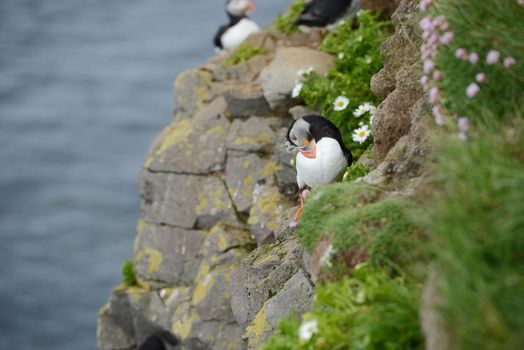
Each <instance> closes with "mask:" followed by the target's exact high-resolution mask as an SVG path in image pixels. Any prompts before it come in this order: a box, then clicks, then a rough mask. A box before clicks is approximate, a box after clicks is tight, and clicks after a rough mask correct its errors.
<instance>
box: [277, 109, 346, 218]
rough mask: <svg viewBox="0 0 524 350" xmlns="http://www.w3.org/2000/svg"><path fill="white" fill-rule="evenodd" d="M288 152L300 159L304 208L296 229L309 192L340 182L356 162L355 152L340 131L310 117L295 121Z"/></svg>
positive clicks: (314, 117) (329, 122) (314, 116)
mask: <svg viewBox="0 0 524 350" xmlns="http://www.w3.org/2000/svg"><path fill="white" fill-rule="evenodd" d="M286 138H287V140H286V146H287V149H288V151H293V150H298V153H297V156H296V162H295V166H296V171H297V184H298V190H299V195H300V207H299V209H298V211H297V213H296V215H295V219H294V221H292V222H291V224H290V225H291V226H292V227H296V225H297V223H298V220H299V219H300V215H301V214H302V209H303V208H304V200H305V198H306V196H307V194H308V193H309V190H311V189H313V188H315V187H318V186H322V185H326V184H329V183H331V182H334V181H336V180H340V179H341V178H342V176H343V175H344V173H345V171H346V169H347V167H348V166H350V165H351V163H352V162H353V155H352V154H351V151H350V150H349V149H348V148H347V147H346V146H345V145H344V142H343V141H342V135H341V134H340V130H339V129H338V128H337V127H336V126H335V124H333V123H332V122H331V121H329V120H328V119H326V118H324V117H323V116H320V115H307V116H304V117H302V118H299V119H297V120H295V121H294V122H293V123H292V124H291V126H290V127H289V129H288V132H287V136H286Z"/></svg>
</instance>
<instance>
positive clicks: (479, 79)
mask: <svg viewBox="0 0 524 350" xmlns="http://www.w3.org/2000/svg"><path fill="white" fill-rule="evenodd" d="M475 80H476V81H477V83H481V84H482V83H483V82H485V81H486V74H484V73H479V74H477V75H476V76H475Z"/></svg>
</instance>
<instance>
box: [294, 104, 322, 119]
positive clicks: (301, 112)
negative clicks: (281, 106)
mask: <svg viewBox="0 0 524 350" xmlns="http://www.w3.org/2000/svg"><path fill="white" fill-rule="evenodd" d="M288 113H289V115H290V116H291V117H292V118H293V119H294V120H297V119H299V118H302V117H305V116H306V115H310V114H318V113H316V112H314V111H312V110H310V109H308V108H307V107H305V106H300V105H298V106H294V107H291V108H290V109H289V111H288Z"/></svg>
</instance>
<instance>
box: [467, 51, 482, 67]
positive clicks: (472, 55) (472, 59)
mask: <svg viewBox="0 0 524 350" xmlns="http://www.w3.org/2000/svg"><path fill="white" fill-rule="evenodd" d="M479 59H480V57H479V55H478V54H477V53H476V52H472V53H470V54H469V56H468V60H469V61H470V62H471V64H477V62H478V61H479Z"/></svg>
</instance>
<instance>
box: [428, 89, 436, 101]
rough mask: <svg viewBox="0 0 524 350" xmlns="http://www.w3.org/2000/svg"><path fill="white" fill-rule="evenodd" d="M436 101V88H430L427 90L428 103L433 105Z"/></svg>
mask: <svg viewBox="0 0 524 350" xmlns="http://www.w3.org/2000/svg"><path fill="white" fill-rule="evenodd" d="M437 99H438V87H432V88H431V89H429V98H428V100H429V103H431V104H432V105H434V104H435V103H437Z"/></svg>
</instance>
